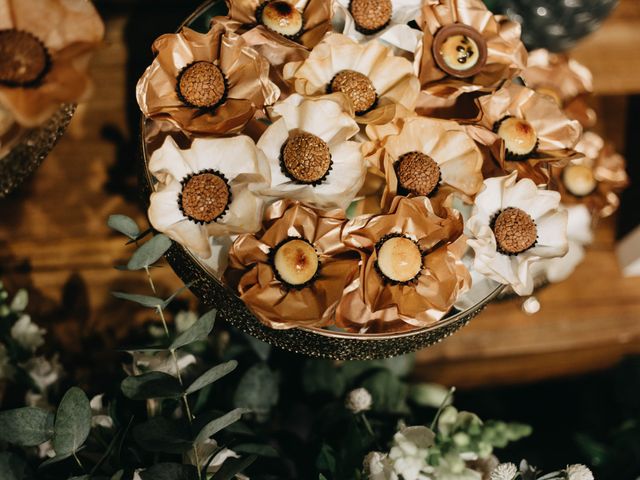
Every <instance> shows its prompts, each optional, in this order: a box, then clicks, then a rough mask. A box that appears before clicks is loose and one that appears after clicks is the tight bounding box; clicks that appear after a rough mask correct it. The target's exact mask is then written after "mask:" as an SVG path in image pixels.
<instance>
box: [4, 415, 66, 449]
mask: <svg viewBox="0 0 640 480" xmlns="http://www.w3.org/2000/svg"><path fill="white" fill-rule="evenodd" d="M53 419H54V416H53V414H51V413H49V412H47V411H45V410H42V409H40V408H36V407H23V408H17V409H15V410H7V411H4V412H0V440H3V441H5V442H8V443H12V444H14V445H20V446H22V447H34V446H36V445H40V444H41V443H44V442H46V441H47V440H49V439H51V437H52V436H53Z"/></svg>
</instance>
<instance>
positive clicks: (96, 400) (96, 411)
mask: <svg viewBox="0 0 640 480" xmlns="http://www.w3.org/2000/svg"><path fill="white" fill-rule="evenodd" d="M103 398H104V394H100V395H96V396H95V397H93V398H92V399H91V401H90V402H89V405H90V406H91V414H92V417H91V426H92V427H95V426H97V425H100V426H101V427H104V428H112V427H113V419H112V418H111V417H110V416H109V415H105V413H106V412H107V409H106V408H105V406H104V405H103V403H102V399H103Z"/></svg>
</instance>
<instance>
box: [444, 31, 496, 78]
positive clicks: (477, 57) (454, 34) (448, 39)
mask: <svg viewBox="0 0 640 480" xmlns="http://www.w3.org/2000/svg"><path fill="white" fill-rule="evenodd" d="M432 48H433V58H434V59H435V61H436V64H437V65H438V67H440V68H441V69H442V70H444V71H445V73H447V74H449V75H451V76H453V77H457V78H467V77H471V76H473V75H476V74H477V73H479V72H480V70H482V67H484V65H485V63H486V61H487V44H486V41H485V39H484V37H483V36H482V34H481V33H480V32H478V31H477V30H475V29H474V28H471V27H470V26H468V25H464V24H461V23H454V24H451V25H447V26H445V27H442V28H441V29H440V30H438V32H437V33H436V35H435V37H434V39H433V47H432Z"/></svg>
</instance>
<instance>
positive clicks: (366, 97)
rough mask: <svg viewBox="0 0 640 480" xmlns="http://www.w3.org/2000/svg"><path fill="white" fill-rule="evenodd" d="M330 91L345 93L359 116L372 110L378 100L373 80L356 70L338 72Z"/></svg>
mask: <svg viewBox="0 0 640 480" xmlns="http://www.w3.org/2000/svg"><path fill="white" fill-rule="evenodd" d="M329 91H330V92H332V93H333V92H341V93H344V94H345V95H346V96H347V97H349V99H350V100H351V102H352V103H353V108H354V109H355V111H356V114H359V115H361V114H363V113H366V112H368V111H369V110H371V109H372V108H373V107H374V106H375V104H376V101H377V99H378V95H377V94H376V89H375V88H374V86H373V84H372V83H371V80H369V79H368V78H367V77H366V76H365V75H363V74H362V73H360V72H356V71H354V70H342V71H341V72H338V73H337V74H336V75H335V76H334V77H333V79H332V80H331V83H330V84H329Z"/></svg>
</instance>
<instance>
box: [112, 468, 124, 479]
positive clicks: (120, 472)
mask: <svg viewBox="0 0 640 480" xmlns="http://www.w3.org/2000/svg"><path fill="white" fill-rule="evenodd" d="M123 476H124V470H118V471H117V472H116V473H114V474H113V476H112V477H111V480H122V477H123Z"/></svg>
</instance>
